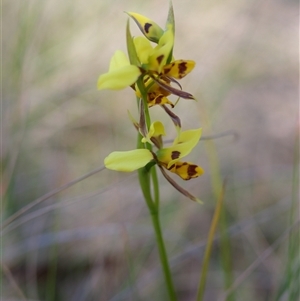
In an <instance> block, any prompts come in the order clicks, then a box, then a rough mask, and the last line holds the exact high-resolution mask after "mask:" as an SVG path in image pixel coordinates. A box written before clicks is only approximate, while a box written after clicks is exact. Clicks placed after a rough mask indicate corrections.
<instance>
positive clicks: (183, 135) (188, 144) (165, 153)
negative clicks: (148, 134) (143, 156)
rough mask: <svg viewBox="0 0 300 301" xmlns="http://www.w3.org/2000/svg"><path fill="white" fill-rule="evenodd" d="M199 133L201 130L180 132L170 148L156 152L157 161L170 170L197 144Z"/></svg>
mask: <svg viewBox="0 0 300 301" xmlns="http://www.w3.org/2000/svg"><path fill="white" fill-rule="evenodd" d="M201 133H202V129H201V128H199V129H196V130H188V131H183V132H180V136H179V138H176V139H175V141H174V143H173V145H172V146H171V147H167V148H163V149H160V150H158V151H157V158H158V160H159V161H160V162H162V163H164V164H166V165H167V168H168V169H169V168H171V167H172V165H173V164H175V163H176V162H177V161H179V160H180V159H181V158H183V157H185V156H187V155H188V154H189V153H190V152H191V151H192V149H193V148H194V147H195V146H196V145H197V143H198V142H199V139H200V137H201Z"/></svg>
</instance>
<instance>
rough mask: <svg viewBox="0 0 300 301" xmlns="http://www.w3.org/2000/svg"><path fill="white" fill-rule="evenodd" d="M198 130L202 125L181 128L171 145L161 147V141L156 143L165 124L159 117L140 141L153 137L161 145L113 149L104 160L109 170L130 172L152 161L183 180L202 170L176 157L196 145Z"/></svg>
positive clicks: (154, 141)
mask: <svg viewBox="0 0 300 301" xmlns="http://www.w3.org/2000/svg"><path fill="white" fill-rule="evenodd" d="M201 133H202V129H201V128H199V129H195V130H187V131H183V132H181V133H180V134H179V136H178V137H177V138H176V139H175V140H174V142H173V145H172V146H170V147H162V143H157V141H158V140H159V139H160V138H161V136H162V135H164V134H165V130H164V126H163V124H162V123H161V122H160V121H155V122H153V123H152V124H151V126H150V130H149V133H148V135H147V136H146V137H144V138H143V140H142V141H143V142H150V141H152V142H153V143H154V144H155V145H156V146H159V147H161V148H159V149H158V150H157V152H156V153H154V152H151V151H149V150H148V149H136V150H131V151H124V152H112V153H111V154H109V155H108V156H107V157H106V158H105V160H104V164H105V166H106V168H108V169H111V170H117V171H125V172H131V171H134V170H137V169H139V168H141V167H144V166H146V165H147V164H148V163H149V162H150V161H154V162H155V163H156V164H158V165H159V166H161V167H164V168H166V169H168V170H169V171H171V172H173V173H175V174H177V175H178V176H180V177H181V178H182V179H184V180H189V179H191V178H196V177H198V176H200V175H202V174H203V172H204V171H203V169H202V168H201V167H199V166H197V165H195V164H193V163H190V162H181V161H179V160H180V159H181V158H183V157H185V156H187V155H188V154H189V153H190V152H191V151H192V149H193V148H194V147H195V146H196V145H197V143H198V142H199V139H200V137H201Z"/></svg>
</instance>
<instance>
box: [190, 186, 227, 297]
mask: <svg viewBox="0 0 300 301" xmlns="http://www.w3.org/2000/svg"><path fill="white" fill-rule="evenodd" d="M224 194H225V182H224V183H223V188H222V192H221V194H220V196H219V199H218V201H217V206H216V209H215V212H214V216H213V220H212V223H211V226H210V229H209V234H208V239H207V245H206V249H205V253H204V259H203V265H202V270H201V276H200V279H199V285H198V293H197V298H196V300H197V301H202V300H203V296H204V292H205V285H206V279H207V273H208V268H209V262H210V255H211V250H212V245H213V240H214V236H215V233H216V230H217V226H218V223H219V220H220V216H221V212H222V206H223V199H224Z"/></svg>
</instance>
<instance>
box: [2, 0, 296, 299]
mask: <svg viewBox="0 0 300 301" xmlns="http://www.w3.org/2000/svg"><path fill="white" fill-rule="evenodd" d="M173 5H174V10H175V20H176V40H175V49H174V55H175V57H176V58H178V59H193V60H195V61H196V63H197V65H196V68H195V70H194V71H193V72H192V73H191V74H190V75H188V76H187V77H186V78H185V79H184V80H182V81H181V84H182V85H183V87H184V90H186V91H189V92H191V93H192V94H193V95H195V96H196V98H197V102H194V101H191V100H181V101H180V102H179V104H178V105H177V106H176V108H175V109H174V112H175V113H176V114H178V115H180V116H181V119H182V124H183V128H184V129H189V128H196V127H199V126H202V127H203V135H204V136H206V135H210V134H218V133H221V132H224V131H228V130H232V131H234V132H236V133H237V134H238V139H234V138H233V137H232V136H228V137H223V138H219V139H217V140H215V144H216V147H217V150H218V156H219V163H220V168H221V176H222V178H224V177H226V178H227V179H228V185H227V192H226V198H225V210H226V212H227V213H228V216H229V225H228V226H229V233H230V236H231V241H232V252H233V254H232V258H233V259H234V260H233V268H234V276H235V278H236V277H239V275H240V274H241V273H242V272H243V271H244V270H246V268H247V267H248V266H249V265H250V264H251V263H252V262H253V261H255V260H256V259H257V258H258V257H259V256H260V254H261V253H262V252H263V251H264V250H265V249H266V248H267V247H269V246H270V245H271V244H272V243H273V242H274V241H275V240H276V239H277V238H278V237H280V235H281V234H282V233H283V232H284V230H285V229H286V228H287V227H288V212H289V208H290V204H291V194H292V181H293V166H294V165H295V161H294V155H293V153H294V147H295V137H296V131H297V130H298V127H299V122H298V114H299V103H298V96H299V95H298V50H299V43H298V42H299V41H298V30H299V29H298V23H299V22H298V12H299V10H298V2H296V1H293V0H289V1H282V0H276V1H270V0H269V1H268V0H267V1H258V0H253V1H237V0H229V1H220V0H215V1H208V0H204V1H196V0H187V1H179V0H174V1H173ZM124 11H134V12H138V13H140V14H143V15H146V16H148V17H149V18H151V19H153V20H155V21H156V22H157V23H158V24H160V25H161V26H162V27H163V26H164V24H165V20H166V16H167V12H168V1H161V0H152V1H148V0H144V1H141V0H140V1H138V0H126V1H124V0H123V1H122V0H115V1H104V0H98V1H95V0H88V1H83V0H72V1H70V0H64V1H58V0H51V1H50V0H45V1H40V0H14V1H9V0H4V1H2V20H3V21H2V24H3V29H2V43H3V44H2V58H3V62H2V100H3V102H2V135H3V137H2V142H3V143H2V158H1V159H2V166H3V175H2V184H1V185H2V190H3V205H2V217H3V220H5V219H6V218H8V217H9V216H11V215H12V214H13V213H15V212H16V211H18V210H19V209H20V208H22V207H23V206H25V205H26V204H29V203H31V202H33V201H34V200H35V199H37V198H38V197H40V196H42V195H43V194H45V193H47V192H49V191H51V190H53V189H55V188H57V187H59V186H61V185H63V184H65V183H67V182H69V181H71V180H73V179H75V178H77V177H79V176H81V175H84V174H85V173H88V172H89V171H91V170H93V169H95V168H97V167H100V166H101V165H102V164H103V159H104V157H105V156H106V155H107V154H108V153H110V152H111V151H114V150H130V149H133V148H134V147H135V144H136V131H135V129H134V127H133V126H132V124H131V122H130V120H129V118H128V117H127V109H128V110H130V112H131V113H132V114H133V115H134V116H137V110H136V103H135V97H134V95H133V93H132V91H131V90H130V89H129V88H128V89H126V90H123V91H97V89H96V82H97V78H98V76H99V75H100V74H101V73H105V72H106V71H107V69H108V65H109V60H110V57H111V56H112V54H113V53H114V51H115V50H117V49H121V50H124V51H125V50H126V44H125V25H126V20H127V16H126V14H124ZM131 28H132V32H133V34H134V35H138V34H139V31H138V29H137V27H136V25H135V24H133V22H132V23H131ZM151 114H152V116H153V117H152V119H153V120H155V119H158V118H159V119H163V120H165V123H166V125H167V128H169V135H170V136H169V138H172V137H173V136H174V135H175V132H174V130H173V129H172V124H171V122H170V121H169V120H168V118H167V117H166V116H165V114H164V113H163V112H162V110H161V109H160V108H156V107H155V108H153V109H151ZM204 119H206V121H205V120H204ZM207 120H209V123H211V128H209V126H208V123H207ZM172 135H173V136H172ZM206 151H207V149H206V148H205V142H202V143H199V145H198V146H197V148H196V149H195V150H194V151H193V153H192V154H191V155H190V156H189V158H188V159H189V160H191V161H193V162H196V163H198V164H199V165H201V166H203V167H204V169H205V170H206V173H205V174H204V175H203V176H202V177H201V178H198V179H195V180H191V181H189V182H183V181H181V180H180V179H179V178H178V179H176V180H177V181H178V182H179V183H180V184H181V185H182V186H183V187H185V188H186V189H189V190H190V191H191V192H192V193H193V194H194V195H196V196H198V197H200V198H201V199H202V200H203V201H204V205H202V206H200V205H197V204H195V203H193V202H191V201H190V200H188V199H186V198H184V197H183V196H182V195H180V194H179V193H178V192H177V191H175V190H174V189H173V188H172V187H170V185H169V184H168V183H167V182H166V181H165V179H164V178H163V177H161V176H160V179H161V198H162V201H161V203H162V204H161V205H162V214H161V219H162V223H163V226H164V236H165V238H166V242H167V249H168V253H169V255H170V258H171V265H172V270H173V272H174V275H175V285H176V289H177V291H178V293H179V296H180V300H195V294H196V288H197V283H198V277H199V274H200V270H201V261H202V258H203V247H204V246H205V242H206V238H207V233H208V230H209V225H210V222H211V217H212V214H213V210H214V204H215V198H214V195H213V192H212V187H211V178H210V176H211V171H210V170H211V166H210V165H209V163H208V155H209V154H208V153H207V152H206ZM2 237H3V239H2V245H3V256H2V263H3V264H2V265H3V268H2V270H3V271H4V273H3V292H2V294H3V300H22V295H25V296H26V299H25V300H48V301H50V300H72V301H81V300H111V301H112V300H114V301H115V300H166V296H165V295H164V294H165V292H164V288H163V286H164V285H163V278H162V275H161V271H160V267H159V263H158V255H157V250H156V246H155V242H154V237H153V231H152V228H151V224H150V219H149V215H148V212H147V208H146V206H145V203H144V201H143V199H142V196H141V192H140V189H139V186H138V179H137V175H136V174H135V173H132V174H122V173H117V172H112V171H107V170H104V171H102V172H100V173H98V174H97V175H94V176H92V177H90V178H88V179H86V180H84V181H81V182H80V183H78V184H77V185H75V186H74V187H72V188H70V189H68V190H65V191H64V192H62V193H60V194H58V195H56V196H54V197H52V198H51V199H49V200H47V201H46V202H43V203H42V204H40V205H38V206H35V207H34V208H32V209H31V210H30V211H28V212H26V213H25V214H23V215H22V216H20V217H19V218H18V219H16V220H15V221H14V222H13V223H11V224H10V225H9V226H8V227H7V228H5V229H4V232H3V236H2ZM218 252H219V249H218V240H217V242H216V245H215V248H214V253H213V258H212V263H211V266H210V273H209V278H208V284H207V291H206V299H205V300H217V298H220V296H221V294H222V292H224V289H223V278H222V271H221V266H220V262H219V258H218ZM285 254H286V244H285V243H282V244H281V245H280V247H279V248H278V249H276V250H274V252H273V253H272V255H271V256H269V257H268V259H267V260H265V261H264V262H262V264H261V265H260V266H259V268H258V269H256V270H255V271H254V272H253V273H251V275H249V276H248V277H247V279H246V280H245V281H244V282H243V283H242V284H241V285H240V286H239V287H238V289H237V290H236V292H237V300H243V301H248V300H249V301H251V300H272V297H273V296H274V293H275V292H276V290H277V289H278V286H279V283H280V281H281V274H282V271H283V269H284V267H285V260H286V259H285Z"/></svg>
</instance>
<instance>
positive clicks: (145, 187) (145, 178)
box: [137, 78, 177, 301]
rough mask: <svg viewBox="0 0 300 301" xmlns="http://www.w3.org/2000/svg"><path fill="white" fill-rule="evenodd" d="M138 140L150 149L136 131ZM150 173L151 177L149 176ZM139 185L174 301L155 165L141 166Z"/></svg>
mask: <svg viewBox="0 0 300 301" xmlns="http://www.w3.org/2000/svg"><path fill="white" fill-rule="evenodd" d="M137 85H138V88H139V90H140V92H141V94H142V101H143V102H144V110H145V112H144V113H145V120H146V125H147V128H148V129H149V127H150V124H151V119H150V114H149V108H148V104H147V91H146V88H145V86H144V83H143V80H142V79H141V78H140V79H139V80H138V81H137ZM137 139H138V141H137V148H147V149H149V150H151V149H152V145H151V144H149V143H145V144H144V143H142V141H141V140H142V136H141V134H140V133H138V138H137ZM150 173H151V177H150ZM138 175H139V181H140V186H141V189H142V192H143V196H144V199H145V201H146V204H147V206H148V209H149V212H150V214H151V220H152V224H153V228H154V232H155V238H156V244H157V248H158V253H159V257H160V262H161V266H162V270H163V273H164V277H165V281H166V286H167V291H168V295H169V300H170V301H176V300H177V297H176V294H175V288H174V285H173V280H172V274H171V270H170V266H169V261H168V256H167V252H166V247H165V242H164V238H163V235H162V231H161V225H160V219H159V203H160V202H159V200H160V198H159V182H158V178H157V173H156V168H155V166H154V167H152V168H151V170H150V171H148V170H147V169H146V168H141V169H139V170H138ZM151 180H152V185H153V195H154V200H153V198H152V195H151V188H150V187H151Z"/></svg>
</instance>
